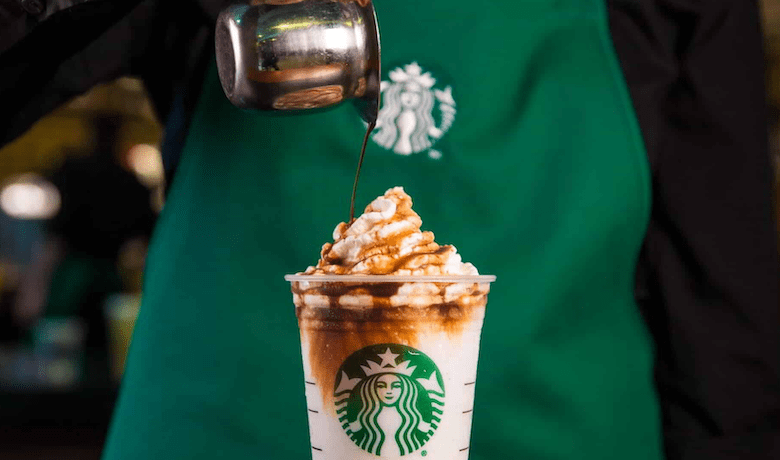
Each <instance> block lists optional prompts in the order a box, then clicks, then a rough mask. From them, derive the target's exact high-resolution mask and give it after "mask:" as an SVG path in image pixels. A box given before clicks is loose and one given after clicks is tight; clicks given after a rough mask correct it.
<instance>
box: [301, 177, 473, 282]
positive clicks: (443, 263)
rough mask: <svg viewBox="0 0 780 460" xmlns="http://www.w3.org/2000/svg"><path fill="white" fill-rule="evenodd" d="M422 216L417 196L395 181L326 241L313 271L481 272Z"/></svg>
mask: <svg viewBox="0 0 780 460" xmlns="http://www.w3.org/2000/svg"><path fill="white" fill-rule="evenodd" d="M421 225H422V219H420V216H419V215H418V214H417V213H416V212H414V210H412V198H411V197H410V196H409V195H408V194H406V192H404V189H403V187H394V188H391V189H390V190H388V191H387V192H385V194H384V195H383V196H380V197H379V198H377V199H375V200H374V201H372V202H371V203H370V204H369V205H368V206H367V207H366V209H365V211H364V213H363V215H361V216H360V217H359V218H357V219H356V220H355V221H354V222H352V224H351V225H349V224H347V223H345V222H342V223H340V224H339V225H338V226H336V229H335V230H334V231H333V240H334V241H333V243H325V245H323V247H322V251H321V257H320V260H319V262H318V263H317V266H316V267H309V268H308V269H307V270H306V272H305V273H306V274H307V275H316V274H323V275H324V274H333V275H345V274H353V275H354V274H366V275H368V274H370V275H477V274H478V272H477V269H476V268H475V267H474V266H473V265H471V264H469V263H463V262H462V261H461V257H460V255H459V254H458V252H457V249H455V247H454V246H451V245H444V246H440V245H438V244H437V243H436V242H435V241H434V235H433V233H432V232H423V231H421V230H420V227H421Z"/></svg>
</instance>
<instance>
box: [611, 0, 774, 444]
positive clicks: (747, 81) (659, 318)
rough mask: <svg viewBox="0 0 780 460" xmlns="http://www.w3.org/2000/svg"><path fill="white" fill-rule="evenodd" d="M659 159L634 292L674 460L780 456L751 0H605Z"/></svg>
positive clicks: (759, 58)
mask: <svg viewBox="0 0 780 460" xmlns="http://www.w3.org/2000/svg"><path fill="white" fill-rule="evenodd" d="M609 6H610V22H611V29H612V35H613V39H614V44H615V47H616V50H617V52H618V55H619V58H620V60H621V64H622V66H623V70H624V74H625V77H626V80H627V82H628V84H629V89H630V92H631V96H632V99H633V101H634V106H635V109H636V113H637V117H638V120H639V122H640V125H641V128H642V132H643V136H644V138H645V143H646V147H647V151H648V156H649V159H650V162H651V165H652V174H653V182H652V184H653V207H652V216H651V222H650V225H649V228H648V230H647V235H646V239H645V242H644V247H643V250H642V254H641V260H640V263H639V266H638V271H637V298H638V303H639V305H640V308H641V309H642V313H643V315H644V317H645V319H646V321H647V323H648V325H649V329H650V331H651V333H652V335H653V338H654V340H655V344H656V353H657V355H656V371H655V376H656V383H657V389H658V393H659V397H660V401H661V410H662V416H663V429H664V438H665V447H666V453H667V456H668V458H669V459H670V460H694V459H695V460H700V459H701V460H704V459H706V460H777V459H780V303H779V300H778V280H779V278H778V275H779V273H778V257H777V240H776V233H775V231H776V230H775V228H776V226H775V220H774V212H773V197H772V176H771V168H770V156H769V149H768V145H767V144H768V135H767V113H766V112H767V111H766V102H765V100H766V93H765V86H764V69H763V54H762V47H761V44H762V38H761V31H760V25H759V16H758V11H757V6H756V4H755V2H754V1H749V0H707V1H696V0H652V1H646V0H609Z"/></svg>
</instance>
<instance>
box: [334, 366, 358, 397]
mask: <svg viewBox="0 0 780 460" xmlns="http://www.w3.org/2000/svg"><path fill="white" fill-rule="evenodd" d="M358 383H360V378H356V379H351V378H349V376H348V375H347V373H346V372H344V371H341V382H339V387H338V388H336V392H335V393H336V394H339V393H341V392H342V391H352V389H353V388H355V386H356V385H357V384H358Z"/></svg>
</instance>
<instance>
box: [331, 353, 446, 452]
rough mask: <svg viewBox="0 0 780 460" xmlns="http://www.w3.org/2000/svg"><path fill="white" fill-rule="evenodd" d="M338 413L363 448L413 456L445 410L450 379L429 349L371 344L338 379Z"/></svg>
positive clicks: (352, 358)
mask: <svg viewBox="0 0 780 460" xmlns="http://www.w3.org/2000/svg"><path fill="white" fill-rule="evenodd" d="M334 395H335V398H334V401H335V404H336V414H337V415H338V417H339V422H341V426H342V428H344V431H345V432H346V433H347V435H348V436H349V437H350V439H352V441H353V442H354V443H355V444H356V445H357V446H358V447H360V448H361V449H363V450H364V451H366V452H369V453H372V454H374V455H384V456H393V455H407V454H411V453H412V452H415V451H417V450H419V449H420V448H421V447H422V446H424V445H425V443H426V442H428V440H429V439H430V438H431V436H433V434H434V433H435V432H436V429H437V428H438V426H439V423H441V416H442V414H443V411H444V381H443V380H442V376H441V372H439V368H438V367H436V364H435V363H434V362H433V361H432V360H431V359H430V358H429V357H428V356H426V355H425V354H424V353H423V352H421V351H419V350H416V349H414V348H412V347H407V346H405V345H399V344H395V343H383V344H379V345H371V346H369V347H366V348H363V349H361V350H358V351H356V352H355V353H353V354H352V355H350V356H349V358H347V359H346V361H344V363H343V364H342V365H341V368H340V369H339V372H338V375H337V377H336V390H335V392H334Z"/></svg>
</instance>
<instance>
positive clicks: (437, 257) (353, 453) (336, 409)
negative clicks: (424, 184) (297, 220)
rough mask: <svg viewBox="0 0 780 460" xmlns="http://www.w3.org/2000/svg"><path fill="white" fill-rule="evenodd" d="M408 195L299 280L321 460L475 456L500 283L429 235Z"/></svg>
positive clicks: (363, 222)
mask: <svg viewBox="0 0 780 460" xmlns="http://www.w3.org/2000/svg"><path fill="white" fill-rule="evenodd" d="M421 223H422V222H421V220H420V218H419V216H417V214H416V213H414V211H412V210H411V198H409V196H408V195H406V193H404V191H403V189H401V188H400V187H396V188H394V189H391V190H388V191H387V193H385V195H384V196H383V197H379V198H377V199H376V200H374V202H372V203H371V204H370V205H369V206H368V207H367V208H366V212H365V213H364V214H363V215H362V216H361V217H360V218H358V219H357V220H355V222H353V223H352V225H347V224H344V223H342V224H339V226H338V227H337V228H336V231H335V232H334V240H335V241H334V243H333V244H330V243H329V244H326V245H325V246H323V250H322V258H321V259H320V261H319V263H318V265H317V267H309V269H308V270H306V272H305V273H302V274H298V275H288V276H287V277H286V279H287V280H289V281H290V282H291V283H292V291H293V299H294V303H295V306H296V313H297V316H298V321H299V325H300V331H301V344H302V351H303V367H304V379H305V387H306V401H307V405H308V412H309V429H310V434H311V447H312V458H313V459H314V460H320V459H322V460H343V459H349V460H361V459H366V460H368V459H377V458H379V459H399V458H404V459H421V460H422V459H425V460H455V459H464V460H465V459H467V458H468V456H469V447H470V433H471V420H472V416H473V406H474V390H475V386H476V385H475V384H476V373H477V358H478V354H479V339H480V331H481V328H482V321H483V319H484V315H485V305H486V303H487V294H488V291H489V289H490V282H492V281H493V280H494V279H495V277H493V276H480V275H479V274H478V273H477V271H476V269H475V268H474V267H473V266H472V265H471V264H464V263H462V262H461V259H460V256H459V255H458V254H457V251H456V250H455V248H454V247H452V246H439V245H438V244H436V243H435V242H434V241H433V234H432V233H430V232H421V231H420V225H421Z"/></svg>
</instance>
